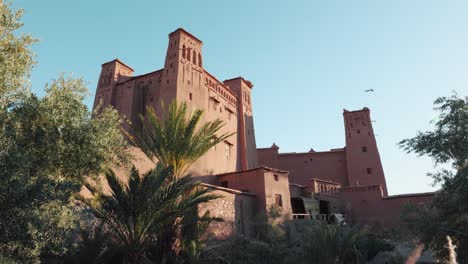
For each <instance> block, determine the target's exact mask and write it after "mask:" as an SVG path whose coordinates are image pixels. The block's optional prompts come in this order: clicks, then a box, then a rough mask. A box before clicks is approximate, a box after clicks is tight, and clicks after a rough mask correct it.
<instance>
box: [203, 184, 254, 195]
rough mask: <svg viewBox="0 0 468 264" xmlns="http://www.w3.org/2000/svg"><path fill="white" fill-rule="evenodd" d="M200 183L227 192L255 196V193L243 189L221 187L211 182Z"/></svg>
mask: <svg viewBox="0 0 468 264" xmlns="http://www.w3.org/2000/svg"><path fill="white" fill-rule="evenodd" d="M201 185H202V186H205V187H207V188H212V189H216V190H221V191H225V192H228V193H233V194H242V195H248V196H256V195H255V194H253V193H249V192H243V191H239V190H236V189H231V188H226V187H221V186H218V185H213V184H209V183H202V184H201Z"/></svg>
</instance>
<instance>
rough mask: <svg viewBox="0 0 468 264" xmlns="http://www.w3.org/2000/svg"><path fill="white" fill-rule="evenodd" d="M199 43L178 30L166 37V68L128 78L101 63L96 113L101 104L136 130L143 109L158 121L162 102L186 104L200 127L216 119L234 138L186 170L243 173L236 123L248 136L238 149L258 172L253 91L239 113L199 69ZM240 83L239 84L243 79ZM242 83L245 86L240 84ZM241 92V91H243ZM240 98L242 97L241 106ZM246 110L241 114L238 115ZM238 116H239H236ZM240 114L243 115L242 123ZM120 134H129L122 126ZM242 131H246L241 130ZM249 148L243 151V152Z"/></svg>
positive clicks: (226, 92)
mask: <svg viewBox="0 0 468 264" xmlns="http://www.w3.org/2000/svg"><path fill="white" fill-rule="evenodd" d="M202 46H203V43H202V42H201V41H200V40H199V39H197V38H196V37H195V36H193V35H192V34H190V33H188V32H187V31H185V30H183V29H178V30H176V31H174V32H172V33H170V34H169V41H168V46H167V52H166V58H165V60H164V68H163V69H161V70H158V71H155V72H150V73H147V74H143V75H140V76H135V77H132V74H133V69H132V68H130V67H129V66H127V65H125V64H124V63H123V62H121V61H119V60H117V59H116V60H113V61H110V62H108V63H104V64H103V65H102V67H101V74H100V77H99V81H98V87H97V89H96V96H95V103H94V107H93V108H96V106H97V105H98V103H99V102H100V101H101V100H102V102H103V106H108V105H112V106H114V107H115V108H116V109H117V110H118V112H119V113H120V114H121V115H122V116H125V117H126V118H127V119H129V120H130V121H131V122H132V123H133V124H136V125H137V126H140V125H141V124H140V121H139V115H140V114H143V115H145V112H146V106H152V107H153V108H155V110H156V113H157V114H158V115H161V114H162V112H163V111H164V110H167V109H161V106H160V102H161V101H164V102H165V104H166V106H167V105H168V104H169V103H170V102H171V101H172V100H176V101H177V102H179V103H181V102H187V104H188V110H189V112H192V111H194V110H195V109H199V110H203V111H204V115H203V116H202V119H201V122H202V123H204V122H208V121H214V120H216V119H220V120H221V121H223V122H224V124H225V125H224V126H223V127H222V129H221V131H220V132H219V133H220V134H224V133H234V134H233V135H232V136H230V137H229V138H228V139H227V140H225V141H224V142H220V143H219V144H218V145H217V146H215V147H213V148H212V149H210V150H209V151H208V152H207V153H206V154H205V155H204V156H203V157H201V158H200V159H199V160H197V161H196V162H195V163H194V164H193V166H192V167H191V168H190V172H191V173H192V174H193V175H194V176H206V175H215V174H220V173H226V172H231V171H237V170H241V167H242V164H241V161H242V160H244V159H241V155H240V154H241V153H240V152H241V151H240V149H241V148H240V144H239V142H238V134H239V128H238V125H239V118H241V119H243V120H244V119H246V121H245V122H241V123H242V124H244V123H245V124H246V125H245V127H246V128H245V129H246V130H245V132H246V134H247V135H248V136H247V137H246V138H245V140H244V144H242V146H243V147H244V148H245V149H246V150H245V151H244V152H245V155H244V157H245V156H248V159H247V162H248V164H247V165H248V167H249V168H250V167H252V168H253V167H256V164H257V156H256V150H255V149H256V148H255V134H254V130H253V117H252V116H253V115H252V108H251V101H250V96H251V95H250V90H251V87H247V88H246V87H244V86H245V84H243V86H242V87H243V88H242V89H243V90H245V91H248V92H249V95H248V97H245V99H247V100H246V101H245V102H246V103H245V107H244V106H242V107H239V105H240V101H239V97H240V96H241V95H240V94H242V93H241V91H239V94H237V93H235V92H234V91H233V90H232V89H230V87H228V86H227V85H226V84H224V83H223V82H221V81H219V80H218V79H216V77H214V76H213V75H211V74H210V73H209V72H208V71H206V70H205V68H204V65H203V63H202V61H203V56H202ZM242 80H243V79H242ZM244 82H245V81H244ZM244 88H245V89H244ZM243 99H244V97H242V100H243ZM244 108H245V111H244V110H242V109H244ZM239 111H241V112H240V113H238V112H239ZM244 114H245V115H246V116H245V117H244ZM124 128H128V127H127V126H126V125H124ZM242 131H244V130H242ZM246 144H247V147H246Z"/></svg>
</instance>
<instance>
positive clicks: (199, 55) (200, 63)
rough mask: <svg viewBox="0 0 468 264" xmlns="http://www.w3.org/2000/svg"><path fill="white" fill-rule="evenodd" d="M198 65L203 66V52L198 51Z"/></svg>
mask: <svg viewBox="0 0 468 264" xmlns="http://www.w3.org/2000/svg"><path fill="white" fill-rule="evenodd" d="M198 66H200V67H202V60H201V53H198Z"/></svg>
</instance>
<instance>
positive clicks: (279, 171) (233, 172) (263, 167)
mask: <svg viewBox="0 0 468 264" xmlns="http://www.w3.org/2000/svg"><path fill="white" fill-rule="evenodd" d="M258 169H264V170H267V171H273V172H278V173H289V171H282V170H278V169H274V168H270V167H265V166H260V167H257V168H253V169H248V170H242V171H232V172H226V173H221V174H216V175H214V176H216V177H218V176H224V175H228V174H235V173H242V172H249V171H254V170H258Z"/></svg>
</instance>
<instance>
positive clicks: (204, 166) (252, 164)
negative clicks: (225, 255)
mask: <svg viewBox="0 0 468 264" xmlns="http://www.w3.org/2000/svg"><path fill="white" fill-rule="evenodd" d="M202 48H203V42H202V41H201V40H199V39H198V38H196V37H195V36H194V35H192V34H191V33H189V32H187V31H185V30H184V29H181V28H179V29H177V30H175V31H174V32H172V33H170V34H169V43H168V47H167V53H166V58H165V61H164V68H163V69H160V70H156V71H153V72H150V73H146V74H142V75H137V76H133V73H134V70H133V69H132V68H131V67H130V66H128V65H126V64H125V63H123V62H122V61H120V60H118V59H115V60H112V61H110V62H107V63H104V64H102V68H101V73H100V76H99V81H98V85H97V90H96V96H95V100H94V106H93V108H94V109H96V108H97V107H98V105H102V106H104V107H105V106H109V105H111V106H113V107H114V108H115V109H117V111H118V112H119V114H120V115H121V116H123V117H125V118H126V119H128V120H130V121H131V122H132V123H133V124H134V125H135V126H140V127H141V122H140V119H139V115H143V116H145V114H146V108H147V106H150V107H153V108H154V109H155V111H156V113H157V114H158V115H161V113H162V112H163V109H161V108H162V107H163V106H166V107H167V105H169V103H170V102H171V101H173V100H175V101H177V102H179V103H180V102H187V104H188V107H189V110H194V109H201V110H203V111H204V115H203V120H202V122H204V121H211V120H214V119H216V118H219V119H221V120H223V121H224V123H225V126H224V127H223V130H222V131H221V132H235V134H234V135H232V136H231V137H229V138H228V139H227V140H225V141H224V142H221V143H219V144H218V145H216V147H214V148H212V149H211V150H209V151H208V153H206V154H205V155H204V156H203V157H202V158H200V159H199V160H198V161H197V162H195V164H194V165H193V166H192V167H191V168H190V172H191V173H192V176H193V177H194V178H196V179H197V180H201V181H202V182H204V185H205V186H206V187H207V188H210V189H212V190H213V191H214V192H215V193H219V194H221V195H222V198H220V199H217V200H214V201H212V202H210V203H208V204H205V205H202V206H201V207H200V208H199V213H204V212H205V211H207V210H209V211H210V213H211V215H212V216H218V217H221V218H223V219H224V222H220V223H213V224H212V226H211V227H210V230H209V231H210V232H212V233H213V234H214V235H215V236H217V237H219V238H225V237H228V236H230V235H232V234H233V233H241V234H244V235H246V236H252V235H254V234H255V232H256V230H255V224H254V219H266V217H267V215H268V212H269V210H270V209H271V208H272V207H279V208H281V210H280V211H281V212H282V217H281V220H288V219H300V220H301V221H303V220H311V219H316V220H317V219H319V220H326V219H327V218H329V216H330V215H332V214H343V215H345V217H346V219H347V222H349V223H352V224H367V225H375V224H377V225H379V226H381V227H384V228H393V227H395V226H397V225H398V224H399V215H400V210H401V208H402V206H403V205H404V204H406V203H414V204H417V205H418V204H421V203H425V202H428V201H430V200H431V199H432V196H433V193H420V194H406V195H395V196H388V192H387V185H386V182H385V175H384V170H383V167H382V163H381V160H380V156H379V151H378V148H377V143H376V139H375V135H374V131H373V128H372V122H371V118H370V110H369V109H368V108H366V107H364V108H363V109H362V110H358V111H348V110H344V112H343V118H344V128H345V129H344V135H345V137H346V146H345V147H343V148H335V149H331V150H330V151H324V152H315V151H314V150H312V149H311V150H310V151H308V152H302V153H296V152H294V153H280V152H279V147H278V146H276V145H275V144H273V145H272V146H271V147H267V148H258V149H257V147H256V143H255V129H254V121H253V107H252V100H251V98H252V88H253V84H252V83H251V82H250V81H248V80H246V79H244V78H243V77H236V78H232V79H228V80H225V81H223V82H221V81H219V80H218V79H217V78H216V77H214V76H213V75H211V74H210V73H209V72H208V71H207V70H206V69H205V68H204V64H203V51H202ZM259 89H261V88H259ZM161 102H164V104H161ZM124 129H128V127H126V126H124ZM132 152H133V153H134V154H135V160H136V161H135V165H136V166H137V167H138V168H139V169H140V170H141V171H143V170H147V169H149V168H151V167H152V166H154V165H153V163H151V162H150V161H149V160H147V159H146V160H145V157H144V155H143V154H142V153H141V151H139V150H137V149H135V148H133V149H132ZM142 160H143V161H142ZM259 216H260V217H259ZM262 217H263V218H262Z"/></svg>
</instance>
